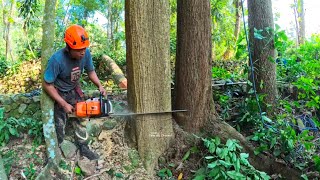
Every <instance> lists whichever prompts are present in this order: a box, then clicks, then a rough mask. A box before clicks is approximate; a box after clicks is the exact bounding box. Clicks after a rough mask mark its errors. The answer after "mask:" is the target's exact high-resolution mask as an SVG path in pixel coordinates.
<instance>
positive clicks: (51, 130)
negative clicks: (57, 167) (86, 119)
mask: <svg viewBox="0 0 320 180" xmlns="http://www.w3.org/2000/svg"><path fill="white" fill-rule="evenodd" d="M55 5H56V0H46V2H45V9H44V17H43V24H42V29H43V35H42V51H41V52H42V54H41V59H42V60H41V72H42V80H43V74H44V71H45V69H46V67H47V63H48V60H49V58H50V56H51V55H52V54H53V53H54V50H53V43H52V42H53V40H54V34H55V33H54V29H55V24H54V23H55V21H52V18H54V17H55ZM53 109H54V103H53V101H52V99H51V98H50V96H49V95H48V94H47V93H46V92H45V91H42V95H41V110H42V121H43V133H44V137H45V141H46V146H47V155H48V158H49V161H53V162H55V163H56V164H59V162H60V159H61V154H60V150H59V147H58V140H57V135H56V130H55V124H54V117H53V114H54V112H53Z"/></svg>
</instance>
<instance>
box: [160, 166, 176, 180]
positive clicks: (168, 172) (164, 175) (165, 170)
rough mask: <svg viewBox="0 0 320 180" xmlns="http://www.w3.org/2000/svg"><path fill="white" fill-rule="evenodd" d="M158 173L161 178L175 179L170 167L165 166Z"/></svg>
mask: <svg viewBox="0 0 320 180" xmlns="http://www.w3.org/2000/svg"><path fill="white" fill-rule="evenodd" d="M157 175H158V176H159V177H160V178H161V179H169V180H170V179H172V180H173V179H174V178H173V175H172V172H171V170H170V169H168V168H163V169H161V170H159V171H158V173H157Z"/></svg>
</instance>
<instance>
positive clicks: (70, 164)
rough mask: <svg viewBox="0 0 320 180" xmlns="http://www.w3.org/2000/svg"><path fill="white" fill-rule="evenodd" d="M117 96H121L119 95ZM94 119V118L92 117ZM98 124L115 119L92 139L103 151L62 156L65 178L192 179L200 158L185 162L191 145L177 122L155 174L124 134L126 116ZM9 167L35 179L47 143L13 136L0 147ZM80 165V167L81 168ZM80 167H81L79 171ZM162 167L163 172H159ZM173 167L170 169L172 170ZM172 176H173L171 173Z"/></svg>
mask: <svg viewBox="0 0 320 180" xmlns="http://www.w3.org/2000/svg"><path fill="white" fill-rule="evenodd" d="M117 98H118V99H117ZM121 98H123V97H120V99H119V97H115V98H114V99H116V100H118V101H123V100H122V99H121ZM91 121H93V120H91ZM94 121H95V122H96V123H97V124H99V123H100V124H101V123H103V122H104V121H113V122H116V123H115V124H114V127H113V128H112V129H102V130H101V132H100V133H99V134H98V135H97V136H96V137H94V138H92V139H93V140H92V141H91V143H90V144H89V147H90V148H91V149H92V150H93V151H94V152H96V153H98V154H99V155H100V159H99V160H97V161H89V160H88V159H87V158H85V157H79V153H77V154H76V156H74V157H73V158H69V159H66V158H64V157H63V158H62V162H61V164H60V168H61V172H62V173H63V174H64V175H65V177H66V179H74V180H80V179H92V180H98V179H102V180H109V179H128V180H129V179H132V180H139V179H155V180H156V179H161V177H162V178H165V179H177V177H178V176H179V175H180V177H183V179H190V178H191V177H192V173H191V171H190V170H197V169H196V168H197V167H196V165H197V164H198V163H199V162H197V161H199V159H197V158H195V159H194V160H195V161H196V162H193V161H192V158H190V159H189V160H188V162H183V161H182V159H183V156H184V155H185V153H186V152H187V151H188V150H189V148H190V146H191V145H190V142H191V141H189V143H188V142H187V141H186V140H185V138H184V137H185V132H183V130H181V129H180V128H179V126H178V125H176V124H174V129H175V132H176V133H175V138H174V140H173V141H172V146H171V147H170V149H168V151H167V152H166V154H164V155H163V156H162V157H161V158H160V160H159V166H158V167H157V169H156V170H155V174H154V175H152V176H150V175H148V174H147V172H146V170H145V169H144V168H143V166H142V163H141V161H140V158H139V155H138V152H137V150H136V149H134V148H132V147H129V146H128V144H127V142H126V137H125V125H126V120H125V119H97V120H94ZM0 152H2V158H3V161H4V164H5V166H7V167H6V169H9V176H8V178H9V179H10V180H17V179H18V180H20V179H28V180H29V179H35V178H36V177H37V175H38V174H39V173H40V172H41V171H42V170H43V169H44V167H45V165H46V159H47V156H46V146H45V143H44V142H43V143H42V144H41V145H34V144H33V140H32V139H31V138H30V137H29V136H28V135H27V134H22V135H21V136H20V137H19V138H14V139H10V142H9V143H8V144H7V145H6V146H5V147H2V148H0ZM79 167H81V168H79ZM80 169H81V171H80ZM159 171H162V172H163V173H162V175H160V176H158V175H157V174H158V173H159ZM169 171H170V172H169ZM170 174H171V175H170ZM169 176H171V177H169Z"/></svg>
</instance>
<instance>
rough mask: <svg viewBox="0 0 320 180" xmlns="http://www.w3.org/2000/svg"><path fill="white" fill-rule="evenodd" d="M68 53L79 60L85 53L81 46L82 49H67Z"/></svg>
mask: <svg viewBox="0 0 320 180" xmlns="http://www.w3.org/2000/svg"><path fill="white" fill-rule="evenodd" d="M69 53H70V56H71V58H73V59H76V60H80V59H82V58H83V57H84V55H85V54H86V48H83V49H69Z"/></svg>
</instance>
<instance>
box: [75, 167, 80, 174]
mask: <svg viewBox="0 0 320 180" xmlns="http://www.w3.org/2000/svg"><path fill="white" fill-rule="evenodd" d="M74 172H75V173H76V174H78V175H80V174H81V168H80V167H78V166H77V167H75V168H74Z"/></svg>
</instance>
